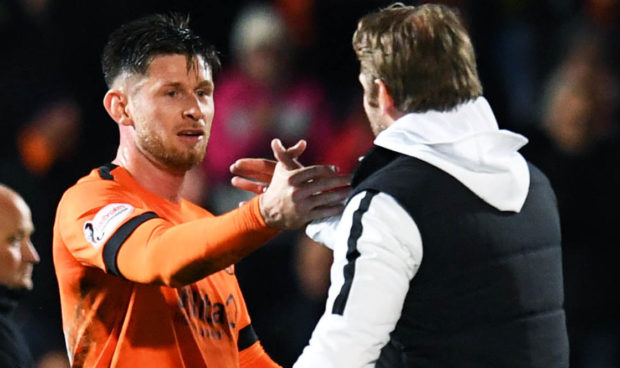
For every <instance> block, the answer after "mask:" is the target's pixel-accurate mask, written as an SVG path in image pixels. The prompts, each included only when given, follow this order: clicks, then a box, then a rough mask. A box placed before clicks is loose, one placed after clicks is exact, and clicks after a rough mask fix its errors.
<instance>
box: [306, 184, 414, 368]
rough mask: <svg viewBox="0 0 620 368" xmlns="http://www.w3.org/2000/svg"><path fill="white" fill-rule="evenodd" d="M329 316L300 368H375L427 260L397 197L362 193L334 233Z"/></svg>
mask: <svg viewBox="0 0 620 368" xmlns="http://www.w3.org/2000/svg"><path fill="white" fill-rule="evenodd" d="M333 241H334V244H333V245H334V263H333V265H332V268H331V275H330V276H331V285H330V288H329V294H328V299H327V304H326V308H325V312H324V314H323V316H322V317H321V319H320V320H319V322H318V324H317V326H316V328H315V330H314V332H313V333H312V338H311V339H310V343H309V345H308V346H306V348H305V349H304V351H303V353H302V355H301V356H300V357H299V359H298V360H297V362H296V363H295V365H294V367H295V368H309V367H323V368H336V367H350V368H360V367H364V368H366V367H368V368H370V367H374V366H375V362H376V360H377V359H378V358H379V355H380V352H381V349H382V348H383V346H384V345H385V344H386V343H387V342H388V341H389V336H390V332H392V331H393V329H394V328H395V326H396V323H397V322H398V319H399V318H400V315H401V310H402V307H403V304H404V300H405V297H406V295H407V292H408V290H409V283H410V281H411V280H412V279H413V277H414V275H415V274H416V272H417V270H418V268H419V266H420V263H421V261H422V240H421V236H420V233H419V230H418V228H417V226H416V224H415V222H414V221H413V219H412V218H411V217H410V216H409V214H408V213H407V212H406V211H405V210H404V209H403V208H402V207H401V206H400V205H399V204H398V203H397V202H396V200H394V199H393V198H392V197H391V196H389V195H387V194H384V193H376V192H371V191H368V192H362V193H359V194H357V195H356V196H354V197H353V198H352V199H351V200H350V201H349V203H348V204H347V206H346V208H345V210H344V212H343V214H342V217H341V220H340V222H339V224H338V227H337V231H336V232H335V233H334V239H333Z"/></svg>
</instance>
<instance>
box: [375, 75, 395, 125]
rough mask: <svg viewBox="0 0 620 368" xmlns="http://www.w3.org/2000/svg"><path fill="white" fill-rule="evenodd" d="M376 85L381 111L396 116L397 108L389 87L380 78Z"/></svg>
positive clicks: (376, 80)
mask: <svg viewBox="0 0 620 368" xmlns="http://www.w3.org/2000/svg"><path fill="white" fill-rule="evenodd" d="M374 83H375V87H376V88H377V90H378V93H377V102H378V103H379V109H381V111H382V112H384V113H385V114H387V115H390V116H392V115H394V113H395V111H396V108H395V107H394V99H393V98H392V95H391V94H390V91H389V90H388V88H387V86H386V85H385V83H384V82H383V81H382V80H381V79H379V78H377V79H375V81H374Z"/></svg>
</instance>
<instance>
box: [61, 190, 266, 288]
mask: <svg viewBox="0 0 620 368" xmlns="http://www.w3.org/2000/svg"><path fill="white" fill-rule="evenodd" d="M86 184H88V183H86ZM86 184H85V185H83V186H82V188H80V189H81V190H70V191H68V192H67V193H66V194H65V196H63V199H62V200H61V202H60V204H59V207H58V212H57V222H58V223H57V228H58V229H59V232H60V236H61V238H62V242H63V243H64V245H65V246H66V247H67V249H68V250H69V252H70V253H71V254H72V255H73V257H75V259H76V260H77V261H78V262H80V263H82V264H84V265H86V266H93V267H97V268H100V269H102V270H103V271H105V272H108V273H111V274H113V275H116V276H120V277H124V278H125V279H127V280H130V281H133V282H138V283H146V284H152V283H153V284H160V285H167V286H172V287H177V286H182V285H186V284H189V283H192V282H195V281H198V280H200V279H202V278H204V277H205V276H207V275H209V274H211V273H213V272H216V271H218V270H220V269H223V268H225V267H227V266H228V265H231V264H233V263H235V262H237V261H239V260H240V259H241V258H242V257H244V256H245V255H247V254H249V253H250V252H252V251H253V250H255V249H257V248H258V247H260V245H262V244H263V243H265V242H266V241H267V240H269V239H270V238H272V237H273V236H274V235H275V234H276V233H277V232H278V231H277V230H276V229H271V228H269V227H267V225H266V224H265V222H264V220H263V218H262V216H261V214H260V209H259V203H258V197H256V198H254V199H253V200H251V201H249V202H248V203H247V204H246V205H244V206H242V207H239V208H237V209H235V210H233V211H230V212H228V213H226V214H224V215H222V216H206V217H204V218H200V219H197V220H194V221H190V222H186V223H183V224H179V225H175V224H173V223H171V222H169V221H167V220H166V219H163V218H160V217H159V216H158V215H157V213H155V212H153V211H150V210H149V209H148V208H145V207H146V206H144V205H142V204H141V203H140V201H139V200H137V199H135V197H133V196H131V195H130V194H126V195H123V192H122V189H119V188H115V187H114V186H113V185H114V184H110V185H108V186H105V185H99V186H94V185H91V187H88V185H86ZM72 189H75V187H74V188H72Z"/></svg>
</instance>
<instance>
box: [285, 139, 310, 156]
mask: <svg viewBox="0 0 620 368" xmlns="http://www.w3.org/2000/svg"><path fill="white" fill-rule="evenodd" d="M307 146H308V144H307V143H306V141H305V140H303V139H300V140H299V141H298V142H297V143H295V145H294V146H292V147H289V148H287V149H286V152H287V153H288V154H289V155H290V156H291V157H292V158H293V159H295V160H297V159H298V158H299V156H301V154H302V153H304V152H305V151H306V147H307Z"/></svg>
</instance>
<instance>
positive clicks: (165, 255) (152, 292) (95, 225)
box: [53, 164, 279, 368]
mask: <svg viewBox="0 0 620 368" xmlns="http://www.w3.org/2000/svg"><path fill="white" fill-rule="evenodd" d="M275 234H276V230H274V229H270V228H268V227H267V226H266V224H265V223H264V220H263V218H262V216H261V215H260V210H259V207H258V200H257V199H256V198H255V199H253V200H252V201H250V202H248V203H247V204H246V205H244V206H242V207H240V208H238V209H236V210H234V211H231V212H229V213H227V214H224V215H222V216H214V215H212V214H211V213H209V212H207V211H206V210H204V209H202V208H200V207H198V206H195V205H193V204H192V203H190V202H188V201H185V200H182V201H181V202H179V203H172V202H169V201H167V200H165V199H163V198H161V197H158V196H157V195H155V194H153V193H151V192H148V191H147V190H146V189H144V188H142V187H141V186H140V185H138V184H137V183H136V182H135V181H134V180H133V178H132V177H131V175H130V174H129V173H128V172H127V171H126V170H125V169H124V168H122V167H117V166H115V165H112V164H108V165H105V166H102V167H101V168H99V169H95V170H93V171H92V172H91V173H90V174H89V175H88V176H86V177H84V178H82V179H80V180H79V181H78V182H77V183H76V184H75V185H74V186H73V187H71V188H69V189H68V190H67V191H66V192H65V194H64V195H63V197H62V199H61V201H60V203H59V205H58V210H57V213H56V221H55V224H54V244H53V248H54V249H53V250H54V266H55V269H56V276H57V278H58V284H59V288H60V299H61V307H62V319H63V330H64V334H65V339H66V344H67V350H68V353H69V357H70V359H71V363H72V366H73V367H132V368H136V367H191V368H194V367H209V368H233V367H279V366H278V365H277V364H275V363H274V362H273V361H272V360H271V359H270V358H269V357H268V356H267V354H266V353H265V352H264V350H263V348H262V346H261V345H260V342H259V341H258V339H257V337H256V334H255V333H254V331H253V329H252V325H251V323H250V317H249V315H248V311H247V308H246V304H245V301H244V299H243V296H242V294H241V291H240V289H239V285H238V283H237V279H236V277H235V275H234V267H233V266H232V265H230V266H229V267H227V268H225V269H222V270H220V271H217V272H215V273H212V274H210V275H208V276H206V277H205V275H204V273H205V272H204V271H201V268H203V269H204V268H205V266H207V265H209V264H210V262H213V259H216V258H218V257H219V258H220V259H224V260H226V259H227V258H226V257H230V254H234V252H235V250H238V249H242V248H243V247H250V248H258V247H259V246H260V244H262V243H264V242H266V241H267V240H269V239H270V238H271V237H273V236H274V235H275ZM231 252H232V253H231ZM218 264H219V263H218ZM201 272H202V273H201ZM194 279H195V280H194ZM186 280H191V281H190V282H187V281H186Z"/></svg>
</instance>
